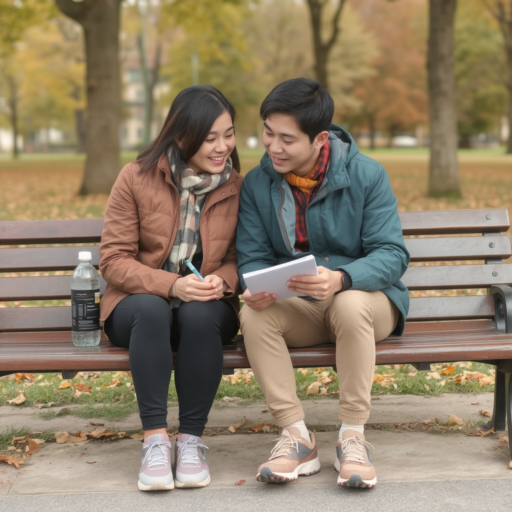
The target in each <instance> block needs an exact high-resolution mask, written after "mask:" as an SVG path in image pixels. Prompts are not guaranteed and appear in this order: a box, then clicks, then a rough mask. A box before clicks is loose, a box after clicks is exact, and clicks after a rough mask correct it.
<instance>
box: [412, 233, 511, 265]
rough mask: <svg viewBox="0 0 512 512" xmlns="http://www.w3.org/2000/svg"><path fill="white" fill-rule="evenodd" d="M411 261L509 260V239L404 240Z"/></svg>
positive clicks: (495, 237) (497, 237)
mask: <svg viewBox="0 0 512 512" xmlns="http://www.w3.org/2000/svg"><path fill="white" fill-rule="evenodd" d="M405 245H406V247H407V249H408V251H409V252H410V253H411V261H456V260H485V259H487V258H509V257H510V256H511V255H512V249H511V246H510V238H509V237H508V236H507V235H504V236H478V237H476V236H471V237H456V238H448V237H446V238H406V239H405Z"/></svg>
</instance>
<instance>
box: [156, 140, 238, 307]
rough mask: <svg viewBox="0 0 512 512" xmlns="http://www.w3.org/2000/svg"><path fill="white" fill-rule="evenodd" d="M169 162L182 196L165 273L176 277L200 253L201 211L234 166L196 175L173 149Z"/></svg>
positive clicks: (176, 303) (173, 302)
mask: <svg viewBox="0 0 512 512" xmlns="http://www.w3.org/2000/svg"><path fill="white" fill-rule="evenodd" d="M167 158H168V160H169V167H170V168H171V175H172V178H173V181H174V184H175V185H176V187H177V188H178V192H179V194H180V221H179V225H178V232H177V233H176V238H175V239H174V243H173V245H172V248H171V253H170V254H169V257H168V258H167V262H166V264H165V269H166V270H168V271H169V272H173V273H174V274H183V272H184V270H185V268H186V264H185V260H186V259H188V260H189V261H192V257H193V256H194V254H195V252H196V249H197V244H198V241H199V236H200V233H199V225H200V220H201V209H202V207H203V205H204V202H205V200H206V196H207V194H208V192H211V191H212V190H215V189H216V188H217V187H219V186H220V185H223V184H224V183H226V182H227V181H228V180H229V177H230V176H231V169H232V162H231V158H228V159H227V161H226V165H225V167H224V170H223V171H222V172H221V173H220V174H210V173H208V172H203V173H201V174H196V173H195V172H194V171H193V170H192V169H190V168H189V167H188V166H187V164H186V162H184V161H183V160H182V159H181V158H180V156H179V154H178V152H177V151H174V150H173V148H172V147H171V148H169V149H168V151H167ZM180 303H181V301H180V300H179V299H178V298H176V297H174V298H172V299H171V308H177V307H178V306H179V305H180Z"/></svg>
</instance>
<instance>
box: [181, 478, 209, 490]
mask: <svg viewBox="0 0 512 512" xmlns="http://www.w3.org/2000/svg"><path fill="white" fill-rule="evenodd" d="M210 482H211V479H210V475H208V477H207V478H205V479H204V480H203V481H202V482H196V481H195V480H187V481H186V482H178V480H176V488H177V489H193V488H197V487H206V486H207V485H208V484H209V483H210Z"/></svg>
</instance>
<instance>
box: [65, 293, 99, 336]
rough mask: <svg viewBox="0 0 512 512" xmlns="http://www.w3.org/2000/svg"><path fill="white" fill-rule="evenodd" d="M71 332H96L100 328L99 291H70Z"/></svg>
mask: <svg viewBox="0 0 512 512" xmlns="http://www.w3.org/2000/svg"><path fill="white" fill-rule="evenodd" d="M71 317H72V318H71V320H72V321H71V330H72V331H79V332H85V331H97V330H99V328H100V291H99V290H71Z"/></svg>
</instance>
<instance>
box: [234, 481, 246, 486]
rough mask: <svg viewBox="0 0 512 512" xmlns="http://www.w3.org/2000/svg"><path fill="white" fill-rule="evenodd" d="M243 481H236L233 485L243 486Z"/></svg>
mask: <svg viewBox="0 0 512 512" xmlns="http://www.w3.org/2000/svg"><path fill="white" fill-rule="evenodd" d="M244 484H245V480H238V482H235V485H244Z"/></svg>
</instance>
